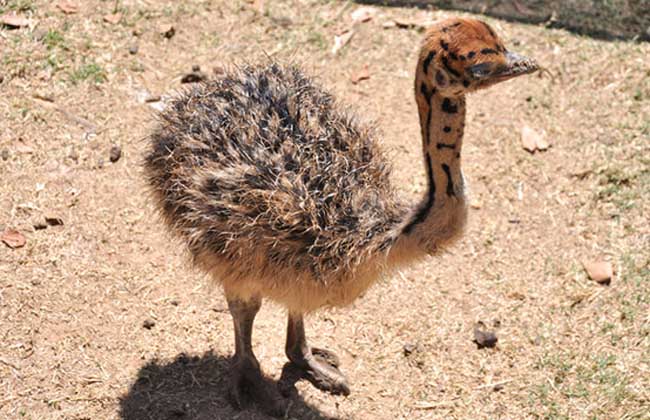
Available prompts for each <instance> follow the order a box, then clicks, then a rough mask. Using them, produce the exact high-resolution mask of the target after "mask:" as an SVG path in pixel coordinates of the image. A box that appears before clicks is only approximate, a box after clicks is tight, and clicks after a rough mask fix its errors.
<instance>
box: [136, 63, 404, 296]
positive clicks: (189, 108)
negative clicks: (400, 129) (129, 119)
mask: <svg viewBox="0 0 650 420" xmlns="http://www.w3.org/2000/svg"><path fill="white" fill-rule="evenodd" d="M145 170H146V174H147V177H148V181H149V183H150V185H151V187H152V189H153V191H154V194H155V196H156V197H157V199H158V202H159V207H160V209H161V212H162V215H163V217H164V219H165V221H166V222H167V224H168V226H169V227H170V228H171V230H172V231H173V232H174V233H176V234H177V235H179V236H180V237H181V238H183V239H184V241H185V242H186V244H187V246H188V248H189V250H190V252H191V254H192V255H193V256H194V257H195V260H196V259H199V260H201V261H199V265H202V266H203V267H204V268H207V269H209V270H211V269H214V268H215V266H218V267H217V268H218V269H216V270H213V271H214V272H218V273H219V276H220V277H228V280H229V281H231V282H233V281H236V279H237V278H242V279H244V278H249V277H250V276H256V277H258V281H270V280H265V279H270V278H272V277H273V276H274V275H278V274H280V272H281V273H285V274H286V273H296V274H297V275H298V276H299V277H300V279H301V280H300V281H302V282H304V281H305V280H304V279H305V278H307V279H309V280H308V281H311V282H316V283H318V284H319V285H320V286H327V285H331V284H332V283H336V282H337V281H338V282H341V281H348V280H344V278H347V279H349V278H350V277H351V275H352V273H354V271H355V269H356V268H357V267H358V266H359V265H360V264H363V263H364V262H368V261H370V260H371V259H372V258H374V257H376V256H377V255H378V254H386V252H387V251H388V249H389V248H390V247H391V245H392V244H393V242H394V241H395V240H396V238H397V237H398V235H399V233H400V227H401V226H402V225H403V221H404V219H405V218H406V216H407V212H406V210H405V209H404V208H403V207H402V206H401V205H399V204H398V202H397V200H396V199H395V194H394V192H393V190H392V189H391V186H390V182H389V166H388V164H387V162H386V160H385V159H384V157H383V156H382V154H381V152H380V150H379V148H378V147H377V133H376V130H375V129H374V128H373V127H372V126H370V125H367V124H364V123H362V122H360V121H358V120H357V118H355V117H354V116H353V115H352V114H351V113H350V112H348V111H347V110H345V109H343V108H342V107H340V106H338V105H337V104H336V103H335V101H334V99H333V98H332V96H331V95H330V94H329V93H327V92H326V91H324V90H323V89H322V88H320V87H319V86H318V85H316V84H315V83H314V82H313V81H312V80H310V79H309V78H308V77H306V76H305V75H304V74H303V73H301V71H300V70H298V69H297V68H295V67H292V66H284V65H279V64H274V63H269V64H264V65H257V66H245V67H242V68H236V69H231V70H228V71H227V72H226V73H224V74H222V75H221V76H219V77H218V78H216V79H214V80H210V81H207V82H204V83H201V84H197V85H194V86H193V87H192V88H190V89H189V90H187V91H186V92H184V93H182V94H180V95H179V96H178V97H177V98H176V99H174V100H173V101H172V102H171V103H170V105H169V106H168V107H167V108H166V110H165V111H163V112H162V113H161V114H160V116H159V125H158V128H157V129H156V130H155V132H154V133H153V134H152V135H151V137H150V149H149V151H148V154H147V156H146V163H145ZM220 280H223V279H220ZM242 281H243V280H242ZM286 281H289V283H286ZM296 281H298V280H296ZM268 286H269V287H271V285H268ZM287 286H289V287H290V286H291V283H290V279H289V280H285V283H283V284H282V285H273V287H276V288H277V287H287ZM294 286H295V287H301V286H304V285H300V284H295V285H294ZM280 294H281V293H280ZM280 300H282V299H280ZM346 300H347V299H346Z"/></svg>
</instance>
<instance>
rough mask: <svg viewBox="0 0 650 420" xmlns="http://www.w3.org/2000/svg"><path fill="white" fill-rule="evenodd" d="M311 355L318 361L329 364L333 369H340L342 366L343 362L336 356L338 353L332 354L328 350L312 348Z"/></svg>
mask: <svg viewBox="0 0 650 420" xmlns="http://www.w3.org/2000/svg"><path fill="white" fill-rule="evenodd" d="M311 353H312V354H313V355H314V357H315V358H316V359H318V360H319V361H322V362H324V363H327V364H328V365H330V366H332V367H335V368H337V367H339V366H341V360H340V359H339V357H338V356H337V355H336V353H334V352H331V351H329V350H327V349H321V348H318V347H312V348H311Z"/></svg>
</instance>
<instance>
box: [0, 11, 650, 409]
mask: <svg viewBox="0 0 650 420" xmlns="http://www.w3.org/2000/svg"><path fill="white" fill-rule="evenodd" d="M76 3H77V4H79V5H80V8H79V12H78V13H76V14H73V15H64V14H63V13H61V11H60V10H59V9H57V8H56V7H55V6H54V4H53V3H52V4H51V3H50V2H46V1H40V0H38V1H37V0H34V1H31V0H15V1H8V2H3V3H0V9H2V10H1V11H0V14H1V13H3V12H4V11H6V10H9V9H21V10H22V11H23V13H26V14H28V15H31V16H33V17H34V18H35V19H36V20H37V21H38V24H37V25H36V26H35V27H33V28H26V29H19V30H8V29H7V28H0V49H1V51H2V53H1V54H0V60H2V64H1V65H0V75H1V76H2V77H3V79H4V80H3V81H2V82H1V83H0V89H1V90H2V95H1V96H0V115H2V119H1V120H0V153H1V154H2V156H3V157H0V173H1V174H2V177H0V197H2V200H0V226H1V227H4V226H10V227H14V228H17V229H19V230H21V231H22V232H24V233H25V235H26V237H27V245H26V246H25V247H23V248H20V249H15V250H12V249H9V248H8V247H5V246H0V343H2V346H0V418H11V419H14V418H25V419H77V420H81V419H113V418H118V419H120V418H121V419H149V418H151V419H166V418H191V419H207V418H210V419H213V418H224V419H227V418H240V419H244V418H259V419H261V418H264V416H262V415H261V414H259V413H257V412H256V411H255V410H254V408H251V409H249V410H246V411H244V412H242V413H237V412H235V411H232V409H231V408H230V406H229V404H228V402H227V399H226V397H225V395H226V390H227V383H226V377H225V375H226V372H227V358H228V356H229V354H230V353H231V351H232V332H231V321H230V318H229V315H228V314H227V311H226V310H225V305H224V302H223V299H222V298H221V296H220V294H219V292H218V291H216V290H212V289H211V288H210V287H209V286H208V285H207V283H206V282H205V281H203V280H202V278H201V276H200V275H199V274H198V273H196V272H192V271H191V270H189V269H188V268H187V267H186V266H185V265H184V259H183V252H182V250H181V248H180V247H179V246H178V244H176V243H174V242H173V241H171V240H170V239H169V238H168V237H167V236H165V235H164V233H163V231H162V227H161V225H160V224H159V223H158V222H157V221H156V220H155V218H154V217H153V216H152V215H153V212H152V208H151V205H150V201H149V200H148V199H147V197H146V196H145V194H144V185H143V180H142V176H141V169H140V161H141V155H142V147H143V142H142V141H140V139H142V138H143V137H144V136H145V135H146V134H147V133H148V132H149V129H150V127H151V118H150V117H151V108H150V106H149V105H148V104H146V103H143V101H142V98H143V95H144V91H145V90H146V91H148V92H150V93H151V94H153V95H164V94H167V93H169V92H171V91H173V90H174V89H178V88H179V86H180V84H179V78H180V77H179V76H180V75H181V74H183V73H184V72H187V71H189V70H190V67H191V65H192V64H200V65H201V67H202V68H203V69H204V70H206V71H209V70H210V69H211V68H212V67H214V66H220V65H222V64H223V63H228V62H231V61H233V60H234V61H237V60H239V61H241V60H254V59H257V58H260V57H263V56H264V53H267V54H271V55H274V56H277V57H279V58H281V59H291V60H295V61H297V62H300V63H303V64H304V66H305V67H307V68H308V70H309V71H311V72H313V73H316V74H319V75H321V79H322V81H323V83H324V84H326V85H328V86H331V88H332V89H333V90H334V91H335V92H336V93H337V95H338V96H339V97H341V98H343V99H344V100H345V101H346V102H348V103H350V104H351V105H353V106H356V107H357V108H359V109H360V111H361V112H362V113H363V114H365V115H367V116H368V117H370V118H376V119H378V120H379V122H380V126H381V127H382V129H383V130H384V132H385V139H386V141H385V147H386V149H387V150H388V151H389V152H390V154H391V156H392V157H393V158H394V160H395V168H396V171H395V172H396V173H395V179H396V183H397V185H399V186H400V187H401V189H402V191H403V192H404V193H405V195H406V196H409V197H413V196H414V195H415V194H419V193H421V192H422V190H423V188H424V177H423V171H422V170H421V169H420V168H418V170H416V171H413V167H414V164H413V162H419V160H420V156H419V152H418V150H419V144H420V139H419V128H418V127H417V118H416V114H415V112H416V110H415V104H414V101H413V98H412V73H413V67H414V65H415V64H414V63H415V54H416V50H417V47H418V44H419V40H420V36H421V34H420V33H418V31H417V30H401V29H395V28H392V29H382V23H383V22H384V21H386V20H389V19H392V18H400V19H404V20H415V21H425V20H429V19H435V18H438V17H442V16H447V15H448V14H449V12H446V11H435V10H434V11H429V10H422V9H417V8H380V9H379V11H380V15H379V16H377V17H375V18H374V19H373V20H372V21H371V22H369V23H366V24H363V25H360V26H359V27H358V28H357V33H356V35H355V36H354V38H353V39H352V41H351V42H350V44H349V45H348V46H346V47H345V48H344V49H343V50H342V51H341V53H340V54H339V55H338V56H332V55H331V54H330V52H329V50H330V48H331V45H332V39H333V35H334V33H335V32H336V31H337V30H339V29H340V28H342V27H346V26H348V25H349V22H350V18H349V12H350V11H351V10H352V9H353V7H354V6H353V5H352V4H350V3H342V2H326V1H315V0H314V1H306V0H305V1H298V0H295V1H286V2H266V6H265V8H264V10H262V11H261V12H260V11H259V10H258V9H257V5H256V4H255V3H253V4H251V3H248V2H244V1H233V2H230V1H228V2H225V1H223V2H216V1H198V0H197V1H191V2H190V1H171V0H170V1H153V0H124V1H117V2H115V1H99V0H88V1H83V2H80V1H79V2H76ZM346 5H347V6H346ZM115 11H118V12H120V13H122V14H123V17H122V20H121V21H120V23H118V24H116V25H112V24H109V23H106V22H104V21H103V20H102V16H103V15H106V14H109V13H113V12H115ZM488 21H489V22H490V23H491V24H493V25H494V26H495V27H496V28H497V29H498V31H499V32H500V33H502V34H503V37H504V39H506V40H508V41H509V42H508V44H509V45H511V46H512V48H513V49H516V50H519V51H520V52H522V53H526V54H530V55H532V56H534V57H536V58H537V59H538V60H539V61H540V62H542V63H544V64H545V65H546V66H547V67H548V68H549V71H550V75H551V76H552V77H551V76H546V77H543V78H537V77H529V78H527V79H525V80H519V81H513V82H509V83H507V84H504V85H503V86H501V87H500V88H496V89H494V90H492V91H488V92H485V93H481V94H477V95H475V96H473V97H471V98H470V99H469V122H468V128H467V142H466V144H467V146H466V152H464V159H465V162H464V163H465V167H466V169H465V172H466V175H467V177H468V180H469V182H470V185H471V188H472V190H473V197H474V198H473V200H474V201H475V204H477V205H476V207H479V208H474V209H473V210H472V213H471V216H470V219H471V225H470V228H469V231H468V233H467V235H466V238H465V239H464V240H463V241H462V243H461V244H460V245H459V246H457V247H456V248H455V250H454V251H453V252H452V253H450V254H448V255H445V256H443V257H441V258H438V259H435V260H431V261H429V262H427V263H426V264H423V265H421V266H419V267H414V268H413V269H412V270H409V271H407V272H404V273H401V274H400V275H399V276H396V277H395V278H394V279H392V280H391V281H390V282H386V283H383V284H380V285H378V286H377V287H375V288H374V289H372V291H371V292H370V293H368V295H367V296H365V297H364V298H363V299H361V300H359V301H358V302H357V303H356V304H355V305H353V306H352V307H351V308H348V309H346V310H337V311H330V312H324V313H321V314H318V315H315V316H313V317H312V318H311V319H310V320H309V330H308V334H309V335H310V336H311V337H312V339H313V341H314V343H318V344H319V345H322V346H327V347H329V348H332V349H333V350H336V351H338V352H339V354H340V355H341V356H342V359H343V368H344V370H345V371H346V372H347V373H348V374H349V376H350V379H351V380H352V382H353V394H352V395H351V396H350V397H349V398H340V397H331V396H328V395H324V394H322V393H319V392H318V391H316V390H314V389H312V388H311V387H310V386H309V385H308V384H304V383H299V384H298V389H299V395H297V396H294V397H293V399H292V401H293V407H292V409H291V411H290V413H289V418H296V419H298V418H300V419H303V418H305V419H320V418H329V417H333V418H340V419H417V418H422V419H424V418H444V419H449V418H457V419H494V418H502V419H521V418H530V419H561V418H566V419H648V418H650V415H649V414H648V413H650V268H649V266H650V251H648V250H649V249H650V226H649V225H648V214H650V200H649V199H648V197H649V196H650V170H649V169H648V168H649V164H650V160H649V158H648V156H650V154H649V152H650V142H649V140H648V139H649V136H650V123H649V121H650V65H649V63H648V60H647V57H648V56H649V55H650V45H648V44H638V43H634V42H629V41H628V42H621V41H616V42H605V41H600V40H595V39H591V38H587V37H580V36H576V35H573V34H571V33H568V32H565V31H562V30H557V29H548V28H544V27H540V26H527V25H522V24H514V23H506V22H503V21H499V20H494V19H488ZM166 23H173V25H174V26H175V28H176V35H175V36H174V37H173V38H171V39H169V40H168V39H165V38H164V37H163V36H162V35H161V34H160V30H159V28H160V27H161V26H162V25H163V24H166ZM134 34H137V35H134ZM135 45H137V46H138V52H137V54H130V53H129V48H130V47H133V46H135ZM365 63H368V64H369V69H370V74H371V77H370V80H367V81H364V82H361V83H360V84H358V85H352V84H351V83H350V81H349V76H350V74H351V73H352V72H354V71H355V70H357V69H360V68H361V67H362V66H363V65H364V64H365ZM39 98H40V99H39ZM44 98H45V99H44ZM524 123H525V124H528V125H530V126H532V127H534V128H536V129H540V130H541V129H544V130H546V132H547V136H548V138H549V139H550V140H551V142H552V144H553V146H552V148H551V149H550V150H548V151H547V152H545V153H541V154H540V153H538V154H535V155H530V154H528V153H527V152H525V151H524V150H523V149H522V148H521V147H520V145H519V130H520V128H521V126H522V125H523V124H524ZM115 144H117V145H120V146H121V147H122V151H123V155H122V158H121V159H120V160H119V161H117V162H116V163H110V162H109V159H108V156H109V149H110V148H111V146H113V145H115ZM5 157H6V159H5ZM49 214H52V215H55V216H58V217H61V218H62V219H63V221H64V225H63V226H57V227H49V228H47V229H44V230H34V229H33V227H32V226H33V224H34V223H35V222H37V221H39V220H41V219H42V217H43V215H49ZM594 258H605V259H607V260H609V261H611V262H612V263H613V264H614V267H615V270H616V277H615V279H614V280H613V282H612V284H611V285H610V286H609V287H607V286H600V285H598V284H595V283H593V282H591V281H589V280H588V279H587V278H586V275H585V274H584V272H583V270H582V267H581V261H583V260H585V259H594ZM146 320H148V321H151V322H153V323H154V325H153V327H152V328H150V329H147V328H143V322H144V321H146ZM477 320H482V321H484V322H486V323H487V324H489V325H494V323H495V321H498V324H499V325H500V326H499V327H498V328H497V329H496V331H497V334H498V336H499V339H500V340H499V344H498V347H497V348H496V349H483V350H477V349H476V346H475V345H474V344H473V343H472V341H471V340H472V325H473V324H474V322H475V321H477ZM284 322H285V321H284V314H283V313H282V311H281V310H280V309H279V308H277V307H274V306H273V305H267V306H265V307H264V308H263V310H262V312H261V314H260V317H259V320H258V322H257V328H256V335H255V337H254V342H255V345H256V351H257V353H258V356H259V358H260V360H261V361H262V364H263V366H264V369H265V370H266V371H267V372H268V373H269V374H272V375H274V376H275V377H276V378H277V376H278V374H279V372H280V370H281V368H282V366H283V364H284V356H283V351H282V348H283V339H284ZM405 345H412V346H411V347H409V349H411V350H413V351H412V352H411V353H410V354H409V355H408V356H405V353H404V349H403V348H404V346H405ZM495 385H496V386H495Z"/></svg>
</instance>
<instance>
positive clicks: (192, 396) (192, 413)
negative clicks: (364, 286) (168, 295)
mask: <svg viewBox="0 0 650 420" xmlns="http://www.w3.org/2000/svg"><path fill="white" fill-rule="evenodd" d="M230 366H231V358H229V357H224V356H220V355H217V354H215V353H213V352H212V351H210V352H207V353H205V354H203V355H202V356H188V355H185V354H179V355H178V356H177V357H176V358H175V359H174V360H173V361H170V362H161V361H159V360H152V361H149V362H148V363H147V364H146V365H144V366H143V367H142V368H140V370H139V371H138V377H137V379H136V380H135V382H133V384H132V385H131V387H130V388H129V390H128V392H127V393H126V394H125V395H123V396H122V397H120V411H119V415H120V419H121V420H149V419H151V420H208V419H209V420H219V419H224V420H225V419H234V418H237V419H242V420H267V419H271V418H272V417H269V416H267V415H265V414H264V413H263V412H262V411H261V409H260V408H259V407H257V406H256V405H255V404H254V403H252V402H249V403H248V404H246V406H245V407H244V409H243V410H241V411H240V410H236V409H235V408H233V407H232V405H231V403H230V398H229V389H230V382H229V372H230ZM300 379H301V377H300V375H298V374H297V373H296V371H295V368H293V367H292V365H291V364H289V363H287V364H286V365H285V366H284V368H283V369H282V377H281V379H280V381H279V386H280V387H281V389H282V390H283V393H284V394H285V395H288V400H289V410H288V413H287V416H285V418H299V419H305V420H338V418H336V417H329V416H326V415H325V414H323V413H321V412H320V411H319V410H318V409H317V408H316V407H313V406H311V405H310V404H308V403H307V402H305V401H304V399H303V398H302V397H301V396H300V395H299V394H298V392H297V391H296V389H295V387H294V385H295V382H296V381H298V380H300Z"/></svg>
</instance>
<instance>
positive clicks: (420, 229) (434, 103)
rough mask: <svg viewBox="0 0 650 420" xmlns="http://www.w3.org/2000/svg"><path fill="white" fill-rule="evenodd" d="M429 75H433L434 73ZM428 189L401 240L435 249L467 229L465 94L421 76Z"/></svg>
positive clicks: (419, 89)
mask: <svg viewBox="0 0 650 420" xmlns="http://www.w3.org/2000/svg"><path fill="white" fill-rule="evenodd" d="M428 79H431V78H430V77H429V78H428ZM416 101H417V105H418V111H419V116H420V126H421V131H422V152H423V155H424V164H425V170H426V177H427V179H426V182H427V191H426V193H425V195H424V197H423V199H422V200H421V202H420V203H419V204H418V205H417V207H416V208H415V210H414V211H413V212H412V213H411V214H410V215H409V216H408V219H407V220H406V223H405V224H404V228H403V230H402V232H401V238H400V239H401V243H402V244H406V245H409V246H413V245H415V246H417V247H418V248H420V249H422V250H423V251H424V252H426V253H427V254H433V253H435V252H436V251H438V250H439V249H440V248H441V247H444V246H445V245H447V244H449V243H451V242H452V241H453V240H454V239H456V238H457V237H458V236H459V234H460V233H461V232H462V228H463V227H464V224H465V219H466V214H467V209H466V203H465V195H464V190H465V188H464V180H463V175H462V172H461V159H460V156H461V148H462V141H463V133H464V129H465V97H464V96H458V97H445V96H443V95H441V94H440V93H439V92H437V89H436V88H435V86H431V85H430V84H429V83H428V82H427V81H426V79H424V78H423V77H418V78H417V79H416Z"/></svg>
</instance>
